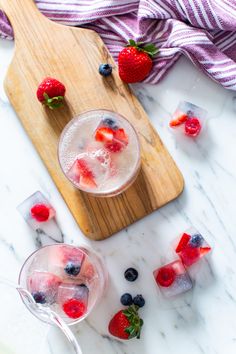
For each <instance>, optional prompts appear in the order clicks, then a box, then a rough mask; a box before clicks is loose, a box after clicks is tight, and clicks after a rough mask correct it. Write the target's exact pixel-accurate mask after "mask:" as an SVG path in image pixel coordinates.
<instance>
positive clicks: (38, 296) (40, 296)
mask: <svg viewBox="0 0 236 354" xmlns="http://www.w3.org/2000/svg"><path fill="white" fill-rule="evenodd" d="M31 295H32V296H33V298H34V300H35V302H37V303H38V304H45V303H46V302H47V297H46V294H45V293H44V292H42V291H37V292H35V293H32V294H31Z"/></svg>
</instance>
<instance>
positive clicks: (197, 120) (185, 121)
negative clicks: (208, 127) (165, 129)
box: [169, 101, 207, 137]
mask: <svg viewBox="0 0 236 354" xmlns="http://www.w3.org/2000/svg"><path fill="white" fill-rule="evenodd" d="M206 117H207V111H206V110H204V109H203V108H201V107H199V106H196V105H194V104H193V103H190V102H185V101H182V102H180V103H179V105H178V107H177V109H176V111H175V112H174V114H173V117H172V119H171V121H170V122H169V126H170V127H171V128H174V129H176V130H178V131H180V132H182V133H183V134H185V135H187V136H190V137H196V136H198V135H199V134H200V132H201V130H202V127H203V126H204V124H205V121H206Z"/></svg>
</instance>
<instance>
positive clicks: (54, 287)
mask: <svg viewBox="0 0 236 354" xmlns="http://www.w3.org/2000/svg"><path fill="white" fill-rule="evenodd" d="M61 282H62V281H61V279H60V278H59V277H58V276H57V275H55V274H53V273H50V272H40V271H34V272H33V273H31V275H30V276H29V277H28V279H27V289H28V290H29V292H30V293H31V295H32V296H33V297H34V299H35V301H36V302H38V303H41V304H53V303H54V302H55V301H56V297H57V291H58V288H59V286H60V284H61Z"/></svg>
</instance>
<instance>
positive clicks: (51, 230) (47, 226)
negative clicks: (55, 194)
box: [17, 191, 63, 246]
mask: <svg viewBox="0 0 236 354" xmlns="http://www.w3.org/2000/svg"><path fill="white" fill-rule="evenodd" d="M17 210H18V211H19V212H20V214H21V215H22V217H23V218H24V219H25V221H26V222H27V224H28V225H29V226H30V227H31V228H32V229H33V230H35V231H37V232H38V235H39V237H40V242H41V244H38V245H37V246H41V245H46V244H50V243H55V242H63V235H62V233H61V230H60V228H59V227H58V225H57V222H56V220H55V215H56V211H55V209H54V208H53V207H52V205H51V204H50V203H49V201H48V200H47V198H46V197H45V196H44V195H43V194H42V193H41V192H40V191H37V192H35V193H34V194H32V195H31V196H29V197H28V198H27V199H25V200H24V201H23V202H22V203H21V204H20V205H18V207H17ZM37 241H38V243H40V242H39V240H37Z"/></svg>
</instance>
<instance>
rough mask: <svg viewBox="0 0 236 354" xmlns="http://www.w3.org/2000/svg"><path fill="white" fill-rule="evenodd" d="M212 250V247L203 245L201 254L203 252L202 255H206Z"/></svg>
mask: <svg viewBox="0 0 236 354" xmlns="http://www.w3.org/2000/svg"><path fill="white" fill-rule="evenodd" d="M210 251H211V247H201V248H200V254H201V257H202V256H205V254H207V253H208V252H210Z"/></svg>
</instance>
